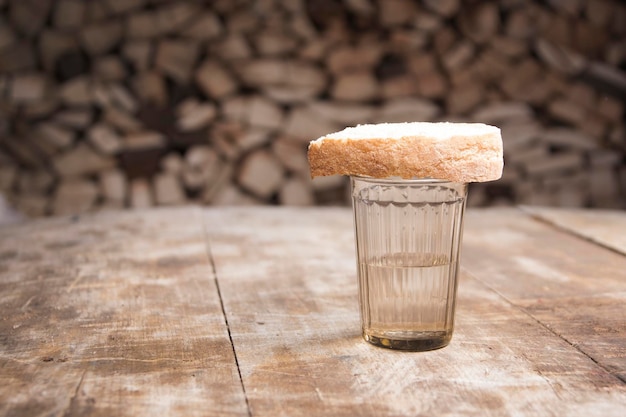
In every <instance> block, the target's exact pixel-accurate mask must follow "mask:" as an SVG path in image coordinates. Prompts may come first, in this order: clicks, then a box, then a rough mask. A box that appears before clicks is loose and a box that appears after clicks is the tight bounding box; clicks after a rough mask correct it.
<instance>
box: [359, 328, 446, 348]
mask: <svg viewBox="0 0 626 417" xmlns="http://www.w3.org/2000/svg"><path fill="white" fill-rule="evenodd" d="M363 339H365V340H366V341H367V342H369V343H371V344H372V345H374V346H378V347H382V348H386V349H393V350H405V351H412V352H423V351H427V350H435V349H441V348H442V347H445V346H447V345H448V344H449V343H450V340H451V339H452V332H426V333H420V334H419V335H418V336H416V337H406V336H404V337H396V336H395V335H393V334H388V335H385V336H376V335H373V334H368V333H366V332H363Z"/></svg>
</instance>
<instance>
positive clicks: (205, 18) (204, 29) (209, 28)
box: [181, 11, 222, 41]
mask: <svg viewBox="0 0 626 417" xmlns="http://www.w3.org/2000/svg"><path fill="white" fill-rule="evenodd" d="M221 33H222V24H221V23H220V20H219V19H218V18H217V16H216V15H215V14H214V13H211V12H210V11H204V12H202V13H201V14H200V16H198V17H196V19H195V20H194V21H193V22H191V23H190V24H189V26H188V27H187V28H186V29H183V30H182V31H181V35H182V36H184V37H187V38H191V39H194V40H198V41H206V40H210V39H215V38H217V37H218V36H219V35H220V34H221Z"/></svg>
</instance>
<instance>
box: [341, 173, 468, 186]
mask: <svg viewBox="0 0 626 417" xmlns="http://www.w3.org/2000/svg"><path fill="white" fill-rule="evenodd" d="M350 178H354V179H357V180H359V181H366V182H369V183H382V184H401V185H409V184H467V183H464V182H456V181H450V180H444V179H441V178H418V177H413V178H402V177H385V178H376V177H370V176H367V175H350Z"/></svg>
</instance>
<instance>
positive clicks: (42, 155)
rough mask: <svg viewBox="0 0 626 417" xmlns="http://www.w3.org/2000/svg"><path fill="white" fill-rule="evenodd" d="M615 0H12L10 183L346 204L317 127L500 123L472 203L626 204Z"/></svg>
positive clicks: (25, 192) (105, 203) (29, 198)
mask: <svg viewBox="0 0 626 417" xmlns="http://www.w3.org/2000/svg"><path fill="white" fill-rule="evenodd" d="M624 68H626V5H625V4H624V3H623V2H621V1H618V0H593V1H592V0H551V1H547V2H540V1H524V0H499V1H485V2H483V1H469V2H462V1H460V0H423V1H411V0H378V1H377V0H310V1H305V0H293V1H291V0H290V1H278V0H256V1H255V0H214V1H200V0H197V1H189V0H171V1H170V0H90V1H87V0H56V1H53V0H0V193H2V194H4V195H5V196H7V198H8V199H9V201H11V202H12V203H13V204H14V205H15V206H16V207H17V208H18V209H19V210H21V211H22V212H24V213H26V214H27V215H30V216H41V215H48V214H54V215H61V214H73V213H80V212H85V211H92V210H97V209H103V208H124V207H149V206H153V205H172V204H184V203H196V204H207V205H236V204H290V205H292V204H294V205H295V204H298V205H311V204H345V203H346V202H347V201H349V200H348V199H349V195H348V190H347V186H346V179H345V178H342V177H329V178H321V179H316V180H313V181H311V180H310V178H309V172H308V165H307V161H306V147H307V144H308V141H309V140H311V139H315V138H317V137H318V136H320V135H322V134H324V133H328V132H332V131H336V130H340V129H342V128H344V127H345V126H349V125H355V124H359V123H369V122H372V123H379V122H399V121H439V120H450V121H479V122H485V123H490V124H495V125H498V126H500V127H501V128H502V131H503V137H504V141H505V173H504V177H503V179H502V180H501V181H498V182H494V183H487V184H480V185H475V186H473V190H472V192H471V193H470V195H471V201H470V203H471V204H472V205H489V204H546V205H564V206H592V207H624V206H625V204H626V167H625V153H626V139H625V130H624V129H625V124H624V101H625V100H626V74H625V72H624Z"/></svg>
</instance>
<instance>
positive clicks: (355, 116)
mask: <svg viewBox="0 0 626 417" xmlns="http://www.w3.org/2000/svg"><path fill="white" fill-rule="evenodd" d="M309 107H310V109H311V110H313V111H314V112H315V113H317V114H318V115H319V116H321V117H322V118H323V119H326V120H330V121H333V122H337V124H338V125H345V126H355V125H357V124H365V123H367V122H369V121H371V120H372V117H373V115H374V112H375V111H376V109H375V107H374V106H371V105H363V104H351V103H337V102H333V101H315V102H313V103H311V104H310V106H309Z"/></svg>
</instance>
